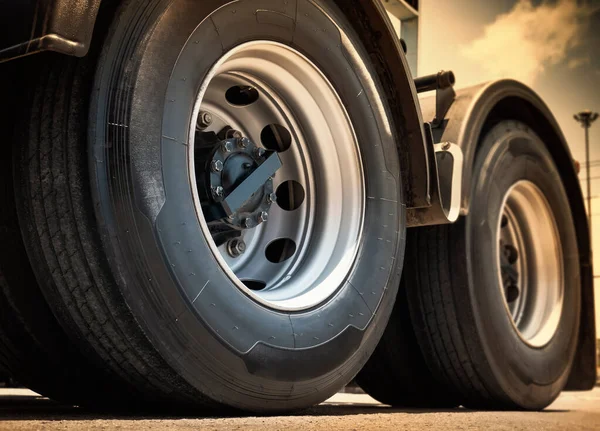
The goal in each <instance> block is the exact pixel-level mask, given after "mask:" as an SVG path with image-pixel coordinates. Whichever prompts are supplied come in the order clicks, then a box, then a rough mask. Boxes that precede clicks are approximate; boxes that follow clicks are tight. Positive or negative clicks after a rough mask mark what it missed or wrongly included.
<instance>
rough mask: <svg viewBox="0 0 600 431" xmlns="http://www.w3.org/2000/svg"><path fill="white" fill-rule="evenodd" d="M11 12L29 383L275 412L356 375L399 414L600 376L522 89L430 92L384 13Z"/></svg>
mask: <svg viewBox="0 0 600 431" xmlns="http://www.w3.org/2000/svg"><path fill="white" fill-rule="evenodd" d="M409 3H411V4H412V5H413V6H414V7H417V2H409ZM0 11H1V13H0V62H1V63H0V77H1V79H0V88H1V90H0V102H1V106H2V115H1V116H0V122H1V123H2V130H3V133H2V143H1V145H0V151H1V157H0V162H1V164H2V166H1V167H0V176H1V178H0V183H1V184H2V187H1V188H0V367H2V368H3V369H6V370H7V372H8V373H9V374H10V375H11V376H12V377H13V378H14V379H15V380H17V381H19V382H21V383H22V384H24V385H26V386H28V387H30V388H31V389H33V390H35V391H37V392H39V393H41V394H43V395H45V396H48V397H50V398H53V399H56V400H59V401H62V402H67V403H72V404H76V405H80V406H85V407H88V408H92V409H105V410H111V411H115V410H119V411H152V412H166V411H194V412H208V413H214V412H220V411H241V412H254V413H260V414H273V413H277V412H289V411H295V410H298V409H303V408H307V407H309V406H312V405H314V404H317V403H319V402H322V401H323V400H325V399H327V398H328V397H330V396H331V395H332V394H334V393H336V392H337V391H338V390H340V389H341V388H342V387H343V386H344V385H346V384H347V383H348V382H349V381H351V380H353V379H354V378H356V381H357V382H358V384H359V385H360V386H361V387H362V388H363V389H364V390H365V391H366V392H367V393H368V394H370V395H371V396H373V397H374V398H375V399H377V400H379V401H381V402H383V403H386V404H390V405H393V406H404V407H421V408H436V407H439V408H442V407H443V408H451V407H456V406H466V407H469V408H474V409H498V410H511V409H518V410H520V409H526V410H539V409H543V408H545V407H546V406H548V405H549V404H550V403H552V401H553V400H554V399H555V398H556V397H557V396H558V395H559V394H560V393H561V391H563V390H588V389H591V388H592V387H593V385H594V384H595V382H596V364H595V338H596V336H595V327H594V297H593V278H592V264H591V262H592V261H591V249H590V239H589V231H588V225H587V221H586V213H585V207H584V203H583V199H582V192H581V189H580V186H579V183H578V179H577V174H576V171H575V168H574V163H573V159H572V157H571V154H570V151H569V147H568V145H567V143H566V141H565V138H564V136H563V134H562V132H561V130H560V128H559V126H558V124H557V122H556V120H555V118H554V117H553V115H552V113H551V112H550V111H549V109H548V108H547V106H546V105H545V104H544V102H543V101H542V100H541V99H540V97H539V96H538V95H536V94H535V93H534V92H533V91H532V90H531V89H530V88H528V87H526V86H525V85H523V84H521V83H519V82H517V81H513V80H499V81H494V82H487V83H483V84H481V85H477V86H475V87H470V88H466V89H461V90H456V89H455V88H454V84H455V77H454V74H453V73H452V72H450V71H445V72H444V71H442V72H440V73H438V74H435V75H430V76H423V77H413V76H412V74H411V71H410V69H409V67H408V63H407V55H406V53H405V50H404V48H405V47H406V45H405V44H404V45H403V43H402V41H401V40H399V38H398V37H397V35H396V34H395V33H394V30H393V29H392V26H391V23H390V21H389V18H388V16H387V14H386V11H385V9H384V5H383V4H382V3H381V2H380V1H379V0H122V1H121V0H2V1H0ZM440 31H443V29H440Z"/></svg>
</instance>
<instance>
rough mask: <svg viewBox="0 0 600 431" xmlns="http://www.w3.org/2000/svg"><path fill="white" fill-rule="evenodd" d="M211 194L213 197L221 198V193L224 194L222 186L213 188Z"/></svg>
mask: <svg viewBox="0 0 600 431" xmlns="http://www.w3.org/2000/svg"><path fill="white" fill-rule="evenodd" d="M213 194H214V195H215V197H217V198H222V197H223V195H224V194H225V190H224V189H223V187H221V186H217V187H214V188H213Z"/></svg>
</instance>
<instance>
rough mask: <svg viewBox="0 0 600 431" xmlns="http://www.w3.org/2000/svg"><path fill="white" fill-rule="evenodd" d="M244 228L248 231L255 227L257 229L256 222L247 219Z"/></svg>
mask: <svg viewBox="0 0 600 431" xmlns="http://www.w3.org/2000/svg"><path fill="white" fill-rule="evenodd" d="M244 227H245V228H246V229H252V228H253V227H256V222H255V221H254V220H252V219H251V218H247V219H246V220H244Z"/></svg>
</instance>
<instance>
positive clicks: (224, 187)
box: [189, 41, 365, 310]
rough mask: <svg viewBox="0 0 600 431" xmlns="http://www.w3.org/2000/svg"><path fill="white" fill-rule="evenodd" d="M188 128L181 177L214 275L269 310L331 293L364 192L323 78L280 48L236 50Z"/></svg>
mask: <svg viewBox="0 0 600 431" xmlns="http://www.w3.org/2000/svg"><path fill="white" fill-rule="evenodd" d="M192 120H193V122H192V127H191V130H193V131H194V133H193V136H191V137H190V142H191V145H190V157H189V160H190V173H191V178H190V180H191V184H192V188H193V189H194V191H195V199H196V208H197V213H198V216H199V220H200V223H201V225H202V228H203V231H204V233H205V235H206V237H207V238H208V242H209V244H210V246H211V248H212V250H213V254H214V256H215V258H216V260H217V261H218V262H219V264H220V265H221V267H222V268H223V270H224V271H225V272H226V273H227V274H228V275H229V276H230V278H231V279H232V281H233V282H235V283H236V284H237V285H238V287H239V288H240V289H242V290H243V291H244V292H245V293H247V294H248V295H250V296H252V297H253V298H254V299H255V300H257V301H259V302H261V303H263V304H265V305H267V306H269V307H272V308H277V309H284V310H301V309H305V308H310V307H314V306H316V305H318V304H320V303H322V302H323V301H325V300H326V299H327V298H329V297H331V296H332V295H333V294H334V293H335V292H336V291H337V289H338V288H339V287H340V286H342V285H343V283H344V281H345V279H346V278H347V276H348V274H349V272H350V270H351V269H352V266H353V264H354V261H355V258H356V255H357V252H358V245H359V242H360V238H361V234H362V230H363V219H364V210H365V191H364V188H365V186H364V176H363V168H362V162H361V158H360V152H359V148H358V143H357V139H356V137H355V134H354V130H353V127H352V124H351V122H350V120H349V118H348V115H347V113H346V110H345V108H344V105H343V104H342V102H341V100H340V98H339V97H338V95H337V93H336V91H335V90H334V88H333V86H332V85H331V84H330V83H329V81H328V80H327V78H326V77H325V76H324V75H323V74H322V73H321V72H320V71H319V70H318V69H317V67H316V66H315V65H314V64H313V63H312V62H311V61H310V60H308V59H307V58H306V57H304V56H303V55H302V54H300V53H299V52H297V51H295V50H294V49H292V48H290V47H288V46H286V45H282V44H279V43H275V42H268V41H261V42H251V43H246V44H244V45H241V46H239V47H237V48H235V49H234V50H232V51H230V52H229V53H227V54H226V55H225V56H224V57H223V58H222V59H221V60H220V61H219V63H218V64H217V65H216V66H215V67H214V68H213V70H212V72H211V73H210V74H209V76H207V78H206V80H205V82H204V84H203V85H202V87H201V91H200V93H199V95H198V101H197V104H196V108H195V111H194V115H193V118H192Z"/></svg>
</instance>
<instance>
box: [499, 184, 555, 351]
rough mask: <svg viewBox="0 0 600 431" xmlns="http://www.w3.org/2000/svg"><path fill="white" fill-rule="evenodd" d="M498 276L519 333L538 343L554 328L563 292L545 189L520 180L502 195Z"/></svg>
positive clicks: (525, 339) (547, 336)
mask: <svg viewBox="0 0 600 431" xmlns="http://www.w3.org/2000/svg"><path fill="white" fill-rule="evenodd" d="M498 239H499V241H498V244H499V248H498V276H499V278H500V280H501V283H500V285H501V287H502V295H503V297H504V302H505V304H506V309H507V311H508V313H509V315H510V317H511V320H512V322H513V324H514V326H515V328H516V329H517V331H518V333H519V335H520V337H521V338H522V339H523V340H524V341H525V342H527V343H528V344H530V345H531V346H534V347H542V346H544V345H546V344H547V343H548V342H549V341H550V340H551V339H552V337H553V336H554V334H555V333H556V330H557V328H558V324H559V322H560V316H561V312H562V303H563V295H564V280H563V258H562V248H561V244H560V237H559V234H558V228H557V226H556V221H555V219H554V216H553V214H552V210H551V208H550V205H549V204H548V201H547V200H546V198H545V197H544V195H543V193H542V191H541V190H540V189H539V188H538V187H537V186H536V185H535V184H533V183H532V182H530V181H519V182H517V183H516V184H515V185H513V187H511V188H510V190H509V191H508V192H507V194H506V195H505V197H504V205H503V208H502V216H501V218H500V221H499V226H498Z"/></svg>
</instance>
